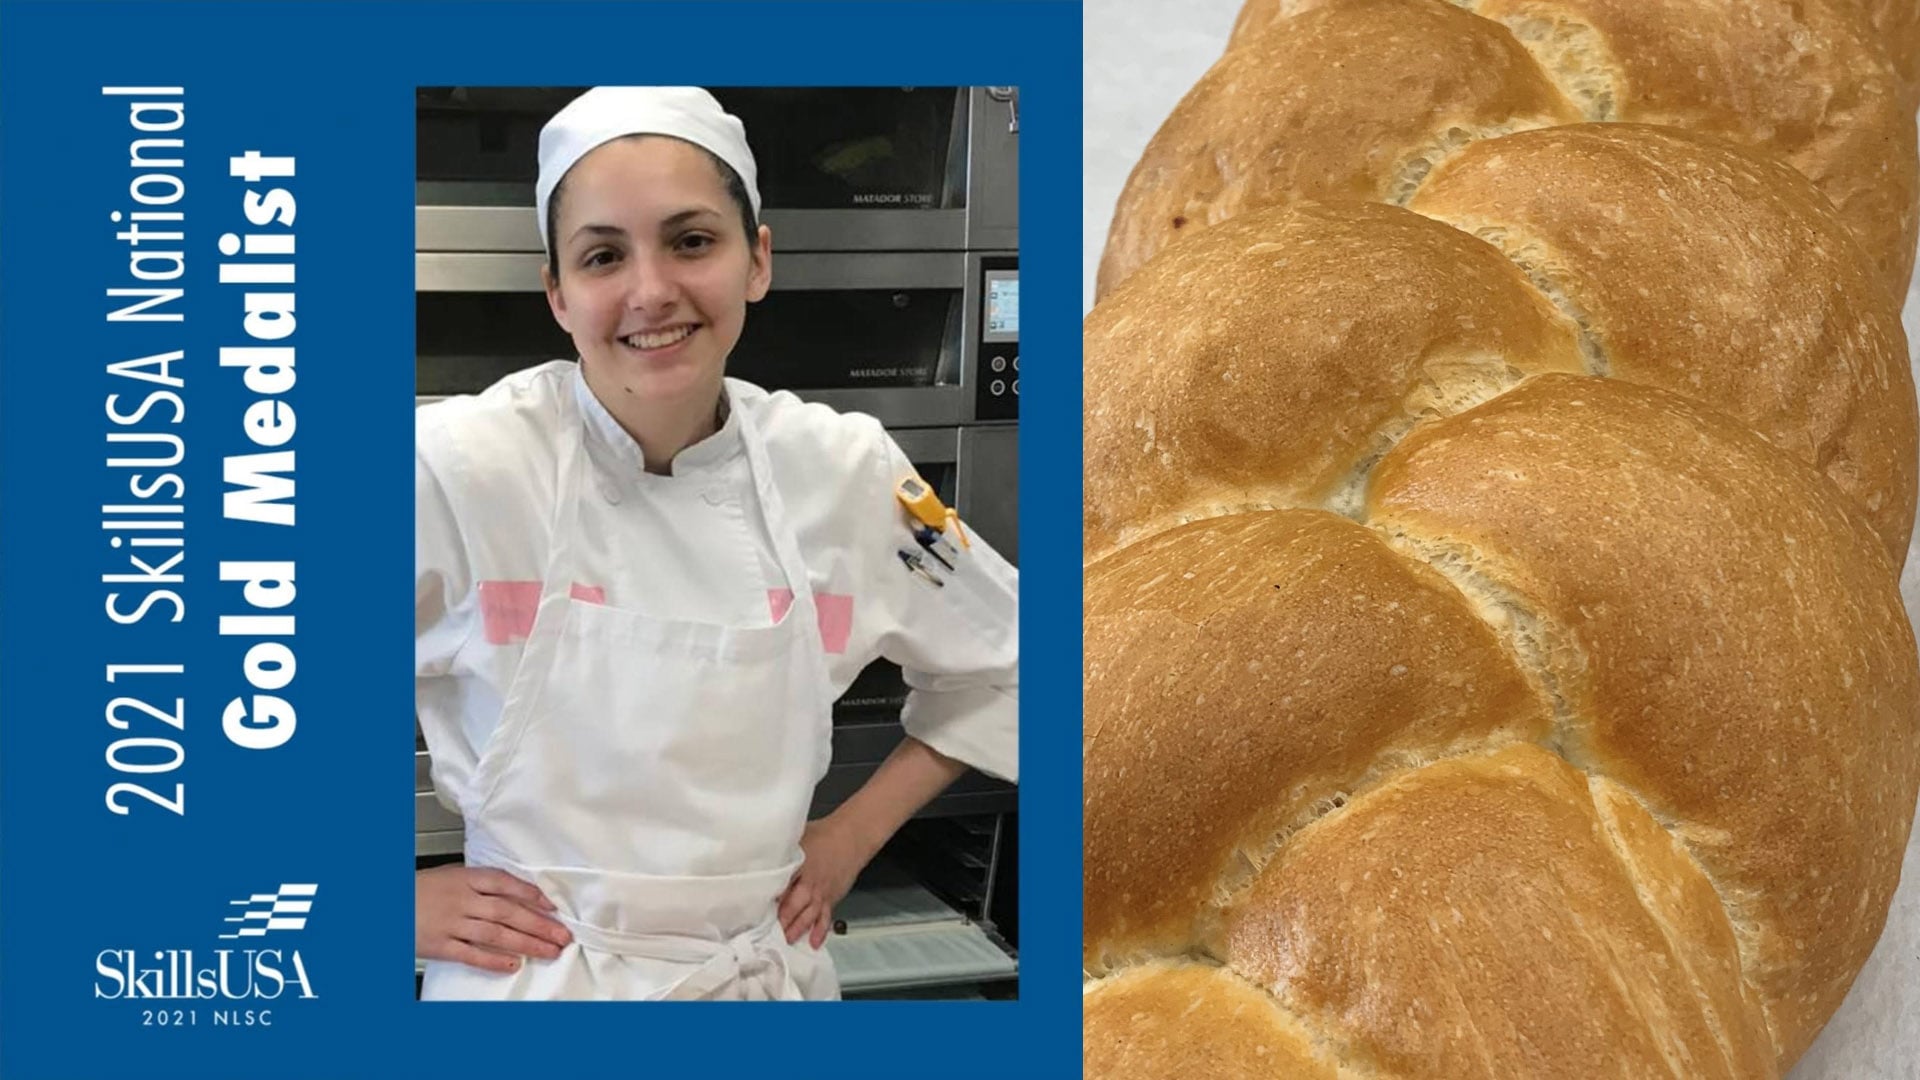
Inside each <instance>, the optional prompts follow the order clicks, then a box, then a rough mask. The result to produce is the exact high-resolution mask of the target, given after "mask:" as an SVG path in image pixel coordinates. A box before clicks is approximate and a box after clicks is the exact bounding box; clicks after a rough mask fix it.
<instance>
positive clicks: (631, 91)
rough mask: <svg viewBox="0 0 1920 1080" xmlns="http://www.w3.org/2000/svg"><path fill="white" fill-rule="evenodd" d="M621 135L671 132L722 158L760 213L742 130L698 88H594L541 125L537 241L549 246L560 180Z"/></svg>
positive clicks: (536, 192) (754, 174)
mask: <svg viewBox="0 0 1920 1080" xmlns="http://www.w3.org/2000/svg"><path fill="white" fill-rule="evenodd" d="M625 135H671V136H673V137H674V138H676V139H684V140H686V141H687V142H690V143H692V144H693V145H695V146H698V147H700V148H702V149H704V150H707V151H708V152H710V153H712V154H713V156H715V157H717V158H719V159H720V160H721V161H724V162H726V163H727V164H728V165H729V166H731V167H732V168H733V171H734V172H736V173H739V174H740V180H741V182H742V183H744V184H745V185H746V187H747V200H748V201H749V202H751V203H752V204H753V216H754V217H755V218H758V217H759V216H760V188H759V186H758V183H757V172H756V170H755V169H754V165H753V151H752V150H749V149H748V148H747V128H746V125H744V124H742V123H741V122H740V118H739V117H737V116H734V115H732V114H731V113H729V112H727V111H726V110H725V109H722V108H721V107H720V103H719V102H718V101H715V100H714V97H713V95H712V94H709V93H707V92H706V91H705V90H702V89H700V88H699V87H697V86H596V87H594V88H593V89H591V90H589V91H587V92H586V93H584V94H581V95H580V96H579V97H577V98H574V99H573V100H572V101H570V102H568V103H567V106H566V108H564V109H561V110H560V111H559V112H557V113H555V114H554V117H553V119H551V120H549V121H547V126H546V127H543V128H541V129H540V180H539V182H538V183H537V184H535V185H534V204H535V210H536V211H537V213H538V215H539V218H540V242H541V244H542V245H544V246H545V247H546V248H547V250H548V251H552V250H553V238H552V237H550V236H548V235H547V202H548V200H550V199H552V198H553V189H554V188H557V187H559V186H560V178H561V177H563V176H565V175H567V170H568V169H571V168H573V166H574V163H575V162H577V161H579V160H580V159H581V158H583V157H586V156H587V154H588V153H589V152H590V151H592V150H593V149H594V148H595V147H597V146H599V145H600V144H602V143H606V142H611V141H613V140H614V139H618V138H620V137H622V136H625Z"/></svg>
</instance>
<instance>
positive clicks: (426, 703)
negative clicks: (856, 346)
mask: <svg viewBox="0 0 1920 1080" xmlns="http://www.w3.org/2000/svg"><path fill="white" fill-rule="evenodd" d="M726 392H727V394H728V400H729V403H730V410H729V418H728V420H727V422H726V424H725V425H724V426H723V428H722V429H721V430H720V431H719V432H718V433H716V434H715V435H714V436H712V437H710V438H708V439H706V440H703V441H702V442H701V443H699V444H697V445H695V446H693V447H689V448H687V449H686V450H684V451H682V452H681V454H680V455H679V456H677V457H676V458H675V461H674V469H673V475H671V476H656V475H652V474H648V473H646V472H644V470H643V464H644V462H643V461H642V457H641V451H640V448H639V446H638V445H637V444H636V443H635V442H634V441H633V440H632V439H631V438H630V437H628V436H627V435H626V433H625V432H624V431H622V430H621V429H620V427H619V426H618V424H617V423H616V422H615V421H614V419H613V418H612V416H611V415H610V414H608V413H607V411H606V410H605V408H604V407H602V406H601V405H600V403H599V402H598V400H597V399H595V398H594V397H593V395H592V394H591V392H589V391H588V390H587V389H586V386H585V383H584V381H583V380H582V379H581V378H580V376H579V374H578V370H577V367H576V366H575V365H574V364H571V363H567V362H556V363H553V364H548V365H543V366H541V367H538V368H534V369H530V370H528V371H524V372H520V373H518V374H515V375H512V376H509V377H508V378H506V379H504V380H502V381H501V382H500V383H498V384H496V385H495V386H493V387H492V388H490V389H489V390H487V391H486V392H485V393H483V394H481V395H479V396H477V397H472V398H457V399H453V400H450V401H446V402H442V403H439V404H437V405H433V406H428V407H426V408H423V409H421V410H420V411H419V418H418V437H417V457H416V474H417V493H416V499H417V508H418V523H417V526H418V541H417V563H418V566H417V576H416V619H417V622H416V635H415V640H416V654H417V655H416V673H417V676H418V690H417V695H418V697H417V704H418V712H419V720H420V724H421V727H422V730H423V731H424V732H425V734H426V737H427V740H428V744H429V748H430V749H431V751H432V753H433V759H434V781H435V787H436V791H437V792H438V794H439V796H440V798H441V799H442V801H443V802H445V803H447V804H448V805H449V806H451V807H453V808H455V809H456V810H457V809H459V808H460V807H462V806H465V805H471V804H472V798H471V797H472V795H473V791H472V790H471V785H472V784H473V782H474V780H475V770H476V767H477V765H478V763H479V761H480V759H481V756H482V753H483V751H484V750H485V749H486V748H487V746H488V740H489V739H490V738H491V737H492V735H493V734H494V728H495V726H496V725H497V724H498V723H499V717H500V715H501V709H502V703H503V699H504V697H505V695H506V691H507V688H508V686H509V685H510V684H511V682H512V679H513V676H514V673H515V671H516V669H517V667H518V665H519V661H520V659H521V656H522V653H523V651H524V644H525V639H526V635H527V632H528V630H529V629H530V628H531V624H532V617H533V609H534V608H535V606H537V602H538V594H539V590H540V584H541V579H542V576H543V574H544V572H545V567H546V565H547V563H546V554H547V551H548V549H549V547H550V539H551V538H550V536H549V535H548V533H549V531H550V530H551V529H552V528H553V524H552V523H553V521H554V520H555V516H554V509H555V502H556V498H557V495H556V486H555V476H556V460H555V449H554V448H555V446H556V444H557V443H558V442H559V441H560V440H559V439H558V438H557V437H556V436H557V434H558V432H559V429H558V428H557V426H556V425H560V424H568V423H572V424H579V425H582V426H583V427H584V430H583V431H582V432H581V433H580V434H581V445H582V446H583V448H584V450H585V457H586V462H587V466H586V474H587V476H588V482H587V483H586V484H584V485H583V486H582V489H581V496H580V498H579V499H578V500H577V506H576V507H575V508H573V509H574V510H575V512H576V515H577V516H576V518H575V520H576V522H577V524H576V528H575V531H574V533H573V534H572V538H571V546H572V549H573V552H572V559H571V563H572V565H573V566H574V568H575V572H574V577H575V580H574V581H573V582H571V583H570V585H571V589H572V595H573V596H575V597H576V598H579V599H582V600H586V601H589V602H592V603H604V604H608V605H614V606H616V607H619V608H624V609H627V610H630V611H635V612H641V613H644V614H646V615H650V616H654V617H658V618H663V619H685V620H692V621H699V622H704V623H718V624H724V625H731V626H738V627H766V626H771V625H773V624H774V623H775V622H777V621H778V619H779V617H780V616H781V615H782V614H783V613H784V610H785V607H786V606H787V605H788V604H790V603H792V594H791V591H790V590H787V589H785V588H783V587H782V586H783V585H784V583H785V582H786V581H787V578H786V576H785V575H783V574H782V573H781V571H780V567H779V561H780V560H779V557H778V555H777V554H776V552H775V550H774V544H773V542H772V538H771V536H770V535H769V533H768V529H767V526H766V522H765V520H764V519H763V517H762V514H761V508H760V502H759V500H758V499H756V497H755V492H754V483H753V477H752V474H751V470H750V469H749V467H748V463H747V455H746V454H745V453H744V452H743V445H742V441H741V430H740V429H741V417H742V416H743V415H745V414H748V413H751V416H752V419H753V426H754V427H755V429H757V430H758V431H759V432H760V437H761V440H762V442H763V443H764V445H765V447H766V449H767V458H768V460H769V462H770V464H771V479H772V481H773V483H774V485H775V487H776V488H777V489H778V492H779V498H780V500H781V501H782V503H783V504H784V506H785V514H784V517H785V519H786V523H787V527H788V528H790V529H791V531H792V533H793V535H794V537H795V539H796V540H797V544H798V548H799V551H800V552H801V559H802V561H803V562H804V564H805V568H806V574H807V577H808V584H809V586H810V588H811V591H812V593H813V604H814V607H815V609H816V610H815V617H816V619H817V623H818V626H817V632H818V633H819V635H820V641H821V644H822V646H823V647H824V649H825V652H826V658H827V665H826V666H827V669H828V672H827V675H828V681H829V683H830V684H831V692H832V694H833V695H834V696H837V695H838V694H839V693H841V692H843V691H844V690H845V689H846V687H847V685H848V684H850V683H851V682H852V681H853V679H854V677H855V676H856V675H858V674H859V672H860V670H861V669H862V668H864V667H865V666H866V665H867V664H868V663H869V662H871V661H872V660H873V659H875V658H876V657H879V656H885V657H887V658H889V659H891V660H894V661H895V662H896V663H899V664H900V665H901V667H902V668H903V669H904V670H905V672H906V677H907V681H908V683H909V685H910V686H911V687H912V692H911V694H910V697H909V702H908V707H907V709H906V711H905V714H904V715H903V718H902V719H903V723H904V724H905V726H906V728H907V730H908V731H909V733H911V734H913V735H915V736H916V737H918V738H920V739H922V740H923V741H925V742H927V743H928V744H929V745H931V746H933V747H934V748H935V749H937V750H940V751H941V752H943V753H946V754H948V755H950V756H953V757H956V758H959V759H960V760H962V761H966V762H968V763H970V764H973V765H975V766H977V767H979V768H981V769H983V770H984V771H987V772H989V773H992V774H994V775H998V776H1002V777H1006V778H1009V779H1011V778H1013V777H1014V776H1015V775H1016V772H1017V768H1016V762H1017V755H1016V751H1015V744H1016V732H1017V657H1018V629H1017V600H1016V598H1015V583H1016V582H1017V575H1016V573H1015V571H1013V570H1012V568H1011V567H1009V566H1007V565H1006V564H1005V562H1004V561H1003V560H1001V559H999V557H998V556H997V555H996V554H994V553H993V552H992V550H991V548H990V547H989V546H988V545H987V544H986V543H985V542H984V541H981V540H979V539H978V538H975V540H974V546H973V548H972V550H971V551H968V552H967V555H966V557H967V558H969V559H971V560H977V561H978V562H977V566H978V567H979V568H983V570H984V571H985V572H984V573H983V574H981V575H980V576H979V578H977V579H976V580H979V581H984V582H987V583H989V586H988V587H981V588H973V587H959V588H955V587H948V588H936V587H935V586H933V585H932V584H930V583H928V582H926V581H924V580H922V579H920V578H919V577H917V576H916V575H913V574H910V573H909V572H908V571H907V570H906V569H905V568H904V567H903V566H902V565H901V563H900V561H899V558H898V555H897V552H898V551H899V550H900V549H901V548H902V547H905V546H909V545H910V544H911V541H910V539H909V538H908V536H907V531H906V523H905V517H904V514H903V512H902V510H901V509H900V508H899V506H898V504H897V503H896V501H895V500H894V498H893V494H892V493H893V488H894V485H895V484H896V483H897V481H898V480H899V479H900V478H902V477H904V476H907V475H910V474H911V472H912V467H911V465H909V464H908V463H907V461H906V459H905V457H904V455H902V454H901V452H900V451H899V449H898V448H897V447H896V446H895V445H894V444H893V442H892V440H891V439H890V438H888V437H887V436H886V434H885V432H884V431H883V430H882V429H881V428H880V426H879V425H878V424H877V423H876V422H874V421H873V420H872V419H871V418H868V417H862V416H857V415H849V416H841V415H838V414H835V413H834V412H832V411H831V410H829V409H826V408H825V407H822V406H818V405H807V404H803V403H801V402H800V401H798V400H797V399H796V398H794V397H792V396H791V395H789V394H784V393H782V394H768V393H766V392H765V391H763V390H760V389H759V388H757V387H753V386H751V385H749V384H746V383H742V382H738V381H736V380H728V381H727V388H726ZM568 399H570V400H568ZM563 406H571V407H563ZM573 418H577V419H573ZM949 584H950V585H951V584H954V583H953V582H950V583H949ZM609 827H616V828H617V827H618V824H617V823H609ZM796 835H797V834H796ZM749 850H753V851H757V853H758V854H757V855H756V856H749V855H747V854H746V853H747V852H748V851H749ZM796 854H797V853H796ZM743 860H744V863H745V864H743ZM765 861H766V859H765V849H764V847H761V848H758V849H754V848H752V846H751V845H745V846H729V845H727V844H724V843H720V844H714V845H709V846H708V847H705V848H702V849H701V853H700V855H699V857H698V859H696V860H695V861H694V863H693V864H689V863H688V862H687V860H686V859H685V858H674V859H670V860H668V864H667V865H662V866H659V867H648V866H639V867H627V868H624V869H627V870H635V871H639V872H641V873H654V872H658V873H662V874H688V873H693V874H716V875H720V874H731V873H740V872H757V871H764V870H765V869H767V868H766V867H765V866H762V865H757V864H758V863H764V862H765Z"/></svg>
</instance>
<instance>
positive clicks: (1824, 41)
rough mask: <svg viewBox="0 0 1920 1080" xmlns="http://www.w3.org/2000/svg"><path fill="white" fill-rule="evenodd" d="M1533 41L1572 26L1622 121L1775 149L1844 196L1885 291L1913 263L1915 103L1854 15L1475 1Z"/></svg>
mask: <svg viewBox="0 0 1920 1080" xmlns="http://www.w3.org/2000/svg"><path fill="white" fill-rule="evenodd" d="M1475 10H1476V11H1477V12H1478V13H1479V14H1480V15H1482V16H1484V17H1486V18H1489V19H1497V20H1500V21H1502V22H1504V23H1506V24H1507V25H1508V26H1510V27H1512V28H1513V29H1514V31H1515V33H1516V35H1517V36H1519V37H1520V38H1521V39H1522V40H1523V41H1526V40H1527V39H1528V38H1530V37H1536V36H1538V37H1539V38H1540V40H1539V41H1538V42H1537V43H1530V46H1531V47H1533V48H1535V50H1536V52H1539V51H1540V50H1541V49H1543V48H1553V47H1554V46H1555V45H1556V42H1557V41H1559V40H1560V39H1562V38H1563V37H1565V36H1567V35H1569V34H1571V35H1573V36H1575V37H1576V38H1577V39H1579V40H1578V43H1577V45H1576V49H1578V50H1586V49H1589V48H1590V49H1592V51H1593V53H1594V54H1595V55H1594V57H1593V58H1592V60H1584V59H1583V60H1580V61H1573V63H1575V64H1576V65H1578V64H1583V63H1590V62H1591V63H1601V64H1609V65H1615V66H1613V67H1612V70H1613V75H1612V78H1611V82H1612V83H1613V86H1614V91H1613V92H1614V95H1615V103H1614V108H1613V111H1612V113H1611V114H1610V115H1593V114H1591V113H1590V114H1589V118H1590V119H1595V120H1622V121H1629V122H1634V123H1646V124H1661V125H1666V126H1671V127H1680V128H1686V129H1688V130H1691V131H1695V132H1699V133H1702V134H1706V135H1711V136H1714V137H1717V138H1721V139H1724V140H1726V141H1729V142H1732V143H1735V144H1737V145H1740V146H1746V147H1751V148H1753V149H1756V150H1761V151H1763V152H1765V153H1767V154H1770V155H1772V156H1775V157H1779V158H1781V159H1783V160H1785V161H1787V162H1789V163H1791V164H1792V165H1793V166H1794V168H1796V169H1798V170H1800V172H1801V173H1803V174H1804V175H1805V176H1806V177H1807V178H1808V179H1809V180H1812V181H1813V183H1814V186H1816V187H1818V188H1819V189H1820V191H1821V192H1822V193H1823V194H1824V195H1826V197H1827V198H1828V199H1829V200H1830V201H1832V203H1833V204H1834V205H1835V206H1836V207H1838V208H1839V211H1840V215H1841V217H1842V218H1844V219H1845V220H1846V222H1847V224H1848V226H1849V227H1850V228H1851V229H1852V230H1853V234H1854V236H1855V237H1856V238H1857V239H1859V241H1860V244H1861V247H1863V248H1864V249H1865V250H1866V252H1867V255H1868V257H1869V258H1871V259H1872V260H1873V264H1874V267H1875V274H1876V277H1878V279H1879V280H1880V282H1881V285H1882V287H1883V288H1884V289H1885V290H1886V292H1887V294H1888V295H1889V296H1893V297H1901V296H1904V294H1905V293H1906V288H1907V277H1908V275H1909V273H1910V272H1911V271H1912V269H1913V254H1914V240H1915V226H1916V222H1917V221H1920V218H1917V217H1916V213H1915V200H1916V198H1920V177H1917V176H1916V173H1915V168H1916V167H1915V164H1914V122H1913V108H1912V106H1910V105H1909V104H1907V103H1906V101H1905V98H1904V95H1903V93H1902V88H1901V86H1900V84H1899V82H1898V79H1897V78H1896V76H1895V75H1894V72H1893V71H1892V69H1891V67H1890V66H1889V65H1888V63H1887V61H1886V58H1885V55H1884V53H1882V52H1881V50H1880V49H1878V48H1877V47H1875V46H1874V45H1872V44H1871V43H1870V42H1869V41H1868V40H1867V39H1866V38H1864V37H1862V36H1861V33H1860V29H1859V26H1858V20H1857V19H1855V18H1853V17H1850V16H1843V15H1842V14H1841V13H1838V12H1836V11H1834V10H1833V9H1832V8H1831V7H1829V6H1828V4H1826V3H1824V2H1822V0H1744V2H1742V3H1737V4H1735V3H1728V2H1726V0H1478V3H1477V4H1476V8H1475Z"/></svg>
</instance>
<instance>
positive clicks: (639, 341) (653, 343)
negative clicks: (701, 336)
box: [619, 323, 700, 360]
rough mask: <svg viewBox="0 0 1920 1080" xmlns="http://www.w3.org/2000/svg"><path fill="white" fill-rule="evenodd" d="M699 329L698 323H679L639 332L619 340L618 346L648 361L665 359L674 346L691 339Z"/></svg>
mask: <svg viewBox="0 0 1920 1080" xmlns="http://www.w3.org/2000/svg"><path fill="white" fill-rule="evenodd" d="M699 329H700V325H699V324H698V323H680V324H678V325H675V326H667V327H662V328H660V329H657V330H641V331H636V332H635V333H631V334H628V335H626V336H624V337H622V338H620V339H619V341H620V344H622V345H625V346H626V347H627V348H629V349H631V350H633V351H634V352H636V353H639V354H640V355H641V356H643V357H645V358H646V359H649V360H658V359H665V358H666V357H667V356H668V355H670V354H671V353H673V352H674V351H676V350H675V349H674V346H676V345H679V344H680V343H681V342H683V341H685V340H687V339H688V338H689V337H692V336H693V334H694V332H695V331H697V330H699Z"/></svg>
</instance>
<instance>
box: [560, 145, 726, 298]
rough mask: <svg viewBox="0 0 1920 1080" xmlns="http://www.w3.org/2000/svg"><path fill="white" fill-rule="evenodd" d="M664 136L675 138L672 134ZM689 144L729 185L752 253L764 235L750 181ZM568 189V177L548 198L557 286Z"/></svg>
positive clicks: (707, 153) (699, 148)
mask: <svg viewBox="0 0 1920 1080" xmlns="http://www.w3.org/2000/svg"><path fill="white" fill-rule="evenodd" d="M646 137H647V136H646V135H645V134H644V133H641V134H634V135H622V136H621V138H622V139H644V138H646ZM662 137H664V138H672V136H670V135H669V136H662ZM616 141H618V140H616ZM682 141H684V140H682ZM687 145H688V146H691V147H693V148H694V149H696V150H698V151H700V152H701V153H702V154H705V155H706V156H707V160H708V161H711V162H713V167H714V168H715V169H717V170H718V171H719V173H720V182H721V183H722V184H723V185H725V186H726V189H727V196H728V197H729V198H731V199H732V200H733V205H735V206H737V207H739V208H740V226H741V228H742V229H743V230H745V235H746V238H747V248H748V250H749V251H751V250H752V248H753V244H754V240H755V238H756V237H758V236H759V235H760V223H759V222H758V221H756V220H755V219H754V216H753V200H752V199H750V198H748V197H747V183H746V181H744V180H742V179H740V174H739V173H737V172H735V171H734V170H733V166H731V165H729V164H727V163H726V162H724V161H722V160H720V155H718V154H716V153H714V152H713V151H711V150H709V149H707V148H706V147H704V146H701V145H700V144H698V143H687ZM566 186H567V178H566V177H565V176H562V177H561V178H560V182H559V183H557V184H555V185H554V186H553V194H552V195H549V196H548V197H547V273H549V274H551V275H552V276H553V280H554V282H555V283H556V284H558V283H559V281H560V245H559V244H558V243H557V242H556V241H558V240H559V237H558V236H555V235H554V233H555V232H556V231H557V230H558V229H559V228H560V193H561V192H562V191H564V190H565V189H566Z"/></svg>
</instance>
